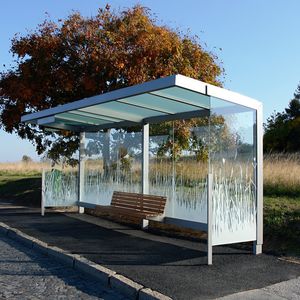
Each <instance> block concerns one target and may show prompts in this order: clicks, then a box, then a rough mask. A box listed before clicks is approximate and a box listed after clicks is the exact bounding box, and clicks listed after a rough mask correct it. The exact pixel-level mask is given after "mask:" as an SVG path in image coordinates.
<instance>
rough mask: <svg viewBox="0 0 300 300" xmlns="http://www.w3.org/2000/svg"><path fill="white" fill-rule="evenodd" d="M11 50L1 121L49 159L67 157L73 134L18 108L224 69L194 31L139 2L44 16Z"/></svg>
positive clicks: (215, 78)
mask: <svg viewBox="0 0 300 300" xmlns="http://www.w3.org/2000/svg"><path fill="white" fill-rule="evenodd" d="M11 52H12V53H13V54H14V56H15V58H16V61H15V63H16V64H15V67H12V68H11V69H9V70H7V71H6V72H3V73H1V74H0V126H1V127H2V128H3V129H4V130H5V131H7V132H10V133H11V132H16V133H17V134H18V135H19V136H20V137H21V138H24V139H29V140H30V141H32V142H33V143H34V144H35V145H36V149H37V152H38V153H39V154H42V153H43V152H45V151H48V156H49V157H50V158H52V159H53V160H59V158H60V155H63V156H65V157H69V158H70V157H71V156H72V154H73V153H74V152H75V151H76V150H77V148H78V137H77V136H76V135H74V134H72V133H70V132H67V131H60V132H59V133H55V134H54V133H51V132H46V131H44V130H43V129H42V128H40V127H39V126H37V125H36V126H35V125H24V124H20V117H21V115H23V114H24V113H32V112H36V111H39V110H42V109H46V108H51V107H54V106H57V105H60V104H65V103H69V102H72V101H75V100H78V99H82V98H86V97H90V96H93V95H96V94H102V93H105V92H108V91H111V90H114V89H118V88H122V87H126V86H131V85H134V84H137V83H141V82H145V81H149V80H152V79H156V78H160V77H164V76H168V75H171V74H178V73H180V74H183V75H186V76H190V77H193V78H196V79H199V80H202V81H205V82H208V83H211V84H214V85H219V86H220V85H221V82H220V80H219V78H220V75H222V73H223V69H222V68H221V67H220V64H219V62H218V57H217V56H216V55H215V54H213V53H211V52H208V51H206V50H205V49H203V47H202V46H201V45H200V43H199V40H198V38H197V37H193V36H189V35H187V34H182V33H180V32H179V31H176V30H172V29H170V28H168V27H167V26H161V25H158V24H157V22H156V20H155V18H154V17H153V15H152V14H151V12H150V10H149V9H147V8H144V7H141V6H135V7H133V8H130V9H127V10H125V11H122V12H115V11H112V10H111V9H110V7H109V6H108V5H107V6H106V7H105V8H104V9H99V11H98V13H97V15H96V16H94V17H90V18H84V17H83V16H81V15H80V14H79V13H73V14H71V15H70V16H69V17H68V18H66V19H65V20H59V21H57V22H54V21H51V20H49V19H47V20H45V21H44V22H43V23H42V24H41V25H39V26H38V27H37V28H36V29H35V30H34V31H32V32H29V33H28V34H27V35H25V36H18V35H17V36H15V38H14V39H13V40H12V46H11Z"/></svg>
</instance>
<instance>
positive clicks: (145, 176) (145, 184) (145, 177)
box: [142, 124, 149, 194]
mask: <svg viewBox="0 0 300 300" xmlns="http://www.w3.org/2000/svg"><path fill="white" fill-rule="evenodd" d="M142 139H143V141H142V145H143V146H142V151H143V161H142V193H143V194H149V124H144V125H143V134H142Z"/></svg>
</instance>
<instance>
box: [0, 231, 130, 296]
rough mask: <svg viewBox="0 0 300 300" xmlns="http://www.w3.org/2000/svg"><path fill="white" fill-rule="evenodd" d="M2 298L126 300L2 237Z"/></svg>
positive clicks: (0, 244)
mask: <svg viewBox="0 0 300 300" xmlns="http://www.w3.org/2000/svg"><path fill="white" fill-rule="evenodd" d="M0 249H1V251H0V299H10V300H11V299H20V300H21V299H22V300H24V299H60V300H63V299H105V300H122V299H123V300H125V298H124V297H123V296H121V295H119V294H117V293H115V292H114V291H112V290H109V289H107V288H105V287H102V286H99V283H95V282H94V281H93V280H92V279H91V278H88V277H85V278H83V277H80V276H79V275H78V273H76V272H75V271H74V270H73V269H71V268H67V267H65V266H63V265H61V264H60V263H58V262H56V261H53V260H52V259H51V258H48V257H46V256H44V255H42V254H41V253H39V252H37V251H36V250H34V249H29V248H27V247H25V246H23V245H22V244H20V243H18V242H16V241H14V240H11V239H9V238H7V237H4V236H3V235H1V234H0Z"/></svg>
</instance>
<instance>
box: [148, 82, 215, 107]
mask: <svg viewBox="0 0 300 300" xmlns="http://www.w3.org/2000/svg"><path fill="white" fill-rule="evenodd" d="M150 94H153V95H159V96H161V97H166V98H169V99H173V100H176V101H178V102H183V103H186V104H190V105H193V106H194V107H198V108H207V109H209V103H210V102H209V96H206V95H203V94H200V93H197V92H193V91H191V90H187V89H184V88H180V87H170V88H167V89H162V90H159V91H154V92H151V93H150Z"/></svg>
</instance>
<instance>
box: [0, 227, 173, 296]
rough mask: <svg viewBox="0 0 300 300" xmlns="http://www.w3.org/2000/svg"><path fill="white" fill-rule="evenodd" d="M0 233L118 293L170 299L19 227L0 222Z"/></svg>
mask: <svg viewBox="0 0 300 300" xmlns="http://www.w3.org/2000/svg"><path fill="white" fill-rule="evenodd" d="M0 234H2V235H4V236H7V237H9V238H11V239H13V240H16V241H18V242H20V243H21V244H23V245H24V246H26V247H27V248H30V249H34V250H37V251H39V252H41V253H42V254H44V255H46V256H48V257H51V258H52V259H55V260H56V261H58V262H60V263H61V264H64V265H65V266H67V267H70V268H73V269H74V270H76V271H78V272H80V273H82V274H87V275H89V276H91V277H93V278H94V279H95V280H96V281H98V282H99V283H101V284H102V285H104V286H105V287H107V288H111V289H113V290H115V291H117V292H119V293H120V294H122V295H124V296H125V297H128V298H129V299H133V300H172V298H170V297H169V296H166V295H164V294H161V293H160V292H157V291H154V290H152V289H150V288H147V287H145V286H143V285H141V284H139V283H137V282H135V281H133V280H131V279H129V278H127V277H125V276H123V275H122V274H117V273H116V272H115V271H113V270H110V269H108V268H106V267H104V266H101V265H99V264H96V263H95V262H92V261H90V260H88V259H86V258H85V257H82V256H80V255H78V254H72V253H70V252H68V251H65V250H63V249H61V248H58V247H56V246H50V245H48V244H47V243H45V242H43V241H41V240H39V239H36V238H34V237H32V236H30V235H28V234H26V233H24V232H22V231H21V230H19V229H16V228H13V227H11V226H9V225H7V224H5V223H3V222H0Z"/></svg>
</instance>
